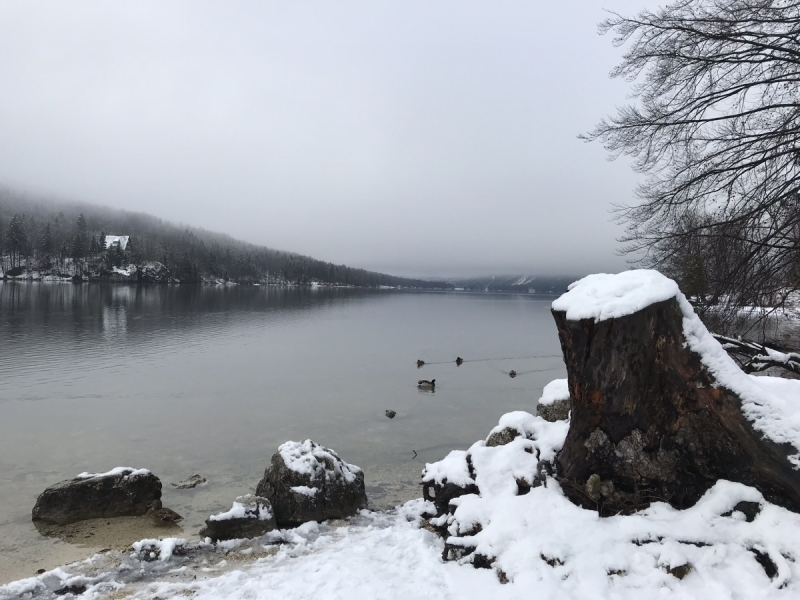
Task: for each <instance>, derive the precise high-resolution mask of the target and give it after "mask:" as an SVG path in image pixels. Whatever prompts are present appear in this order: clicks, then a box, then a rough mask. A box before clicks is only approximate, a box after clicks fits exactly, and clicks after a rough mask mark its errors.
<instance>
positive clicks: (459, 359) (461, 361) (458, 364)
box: [456, 356, 464, 367]
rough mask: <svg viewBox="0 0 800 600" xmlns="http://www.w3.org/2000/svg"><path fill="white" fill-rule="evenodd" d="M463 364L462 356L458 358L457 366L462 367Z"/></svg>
mask: <svg viewBox="0 0 800 600" xmlns="http://www.w3.org/2000/svg"><path fill="white" fill-rule="evenodd" d="M463 362H464V359H463V358H461V357H460V356H456V366H458V367H460V366H461V363H463Z"/></svg>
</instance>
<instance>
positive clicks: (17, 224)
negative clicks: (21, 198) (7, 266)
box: [6, 214, 28, 269]
mask: <svg viewBox="0 0 800 600" xmlns="http://www.w3.org/2000/svg"><path fill="white" fill-rule="evenodd" d="M7 238H8V239H7V241H6V246H7V247H8V252H9V254H10V255H11V268H12V269H14V268H15V267H18V266H21V264H22V255H23V254H24V253H25V252H26V250H27V247H28V236H27V233H26V231H25V215H21V214H15V215H14V216H13V217H11V223H10V224H9V226H8V235H7Z"/></svg>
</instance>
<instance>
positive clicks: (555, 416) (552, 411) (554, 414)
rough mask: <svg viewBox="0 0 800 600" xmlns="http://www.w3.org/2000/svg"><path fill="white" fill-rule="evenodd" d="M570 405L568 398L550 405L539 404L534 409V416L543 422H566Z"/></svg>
mask: <svg viewBox="0 0 800 600" xmlns="http://www.w3.org/2000/svg"><path fill="white" fill-rule="evenodd" d="M569 411H570V404H569V398H566V399H564V400H556V401H554V402H553V403H552V404H539V405H538V406H537V407H536V414H537V415H539V416H540V417H542V418H543V419H544V420H545V421H550V422H551V423H553V422H554V421H566V420H567V419H569Z"/></svg>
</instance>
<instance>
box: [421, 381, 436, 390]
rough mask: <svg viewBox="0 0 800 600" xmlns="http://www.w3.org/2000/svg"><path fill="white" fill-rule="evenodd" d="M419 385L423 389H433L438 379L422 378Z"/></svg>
mask: <svg viewBox="0 0 800 600" xmlns="http://www.w3.org/2000/svg"><path fill="white" fill-rule="evenodd" d="M417 387H418V388H419V389H421V390H432V389H434V388H435V387H436V380H435V379H431V380H430V381H428V380H427V379H420V380H419V381H418V382H417Z"/></svg>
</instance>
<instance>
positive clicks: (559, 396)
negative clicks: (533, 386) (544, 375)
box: [539, 379, 569, 405]
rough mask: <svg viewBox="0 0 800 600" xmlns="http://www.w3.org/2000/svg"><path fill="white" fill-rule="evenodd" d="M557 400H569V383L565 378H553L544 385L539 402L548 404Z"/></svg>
mask: <svg viewBox="0 0 800 600" xmlns="http://www.w3.org/2000/svg"><path fill="white" fill-rule="evenodd" d="M559 400H569V384H568V381H567V380H566V379H554V380H553V381H551V382H550V383H548V384H547V385H546V386H544V389H543V390H542V397H541V398H539V404H544V405H550V404H553V403H554V402H557V401H559Z"/></svg>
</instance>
